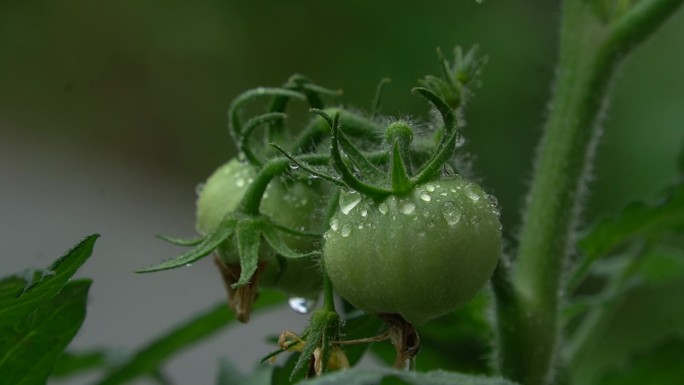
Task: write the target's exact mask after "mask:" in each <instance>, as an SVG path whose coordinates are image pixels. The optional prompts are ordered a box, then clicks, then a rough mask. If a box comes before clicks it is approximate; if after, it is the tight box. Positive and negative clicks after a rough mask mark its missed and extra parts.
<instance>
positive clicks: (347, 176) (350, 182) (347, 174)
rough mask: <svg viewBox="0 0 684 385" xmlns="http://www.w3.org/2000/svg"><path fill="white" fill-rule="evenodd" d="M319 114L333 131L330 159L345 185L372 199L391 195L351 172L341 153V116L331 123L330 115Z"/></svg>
mask: <svg viewBox="0 0 684 385" xmlns="http://www.w3.org/2000/svg"><path fill="white" fill-rule="evenodd" d="M314 112H316V113H317V114H319V115H321V116H323V117H324V118H325V119H326V120H327V121H328V123H329V124H330V129H331V130H332V139H331V141H332V144H331V146H330V157H331V158H332V163H333V167H334V168H335V170H337V172H339V173H340V176H341V178H342V180H343V181H344V183H346V184H347V186H349V187H350V188H352V189H354V190H356V191H358V192H360V193H362V194H365V195H368V196H370V197H374V198H376V199H380V198H382V197H385V196H387V195H390V194H391V193H392V191H391V190H387V189H384V188H381V187H376V186H373V185H370V184H366V183H364V182H363V181H361V180H360V179H358V178H357V177H356V176H354V174H353V173H352V172H351V170H349V167H348V166H347V164H346V163H345V162H344V160H343V159H342V153H341V152H340V140H339V136H340V135H339V133H340V126H339V119H340V115H339V114H335V117H333V118H332V123H331V118H330V116H329V115H327V114H326V113H325V112H323V111H314Z"/></svg>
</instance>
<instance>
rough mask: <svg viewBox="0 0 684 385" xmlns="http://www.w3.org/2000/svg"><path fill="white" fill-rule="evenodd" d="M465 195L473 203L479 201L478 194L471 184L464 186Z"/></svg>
mask: <svg viewBox="0 0 684 385" xmlns="http://www.w3.org/2000/svg"><path fill="white" fill-rule="evenodd" d="M465 194H466V196H467V197H468V198H470V199H471V200H472V201H473V202H477V201H479V200H480V194H478V193H477V191H476V190H475V185H473V184H472V183H471V184H469V185H467V186H466V188H465Z"/></svg>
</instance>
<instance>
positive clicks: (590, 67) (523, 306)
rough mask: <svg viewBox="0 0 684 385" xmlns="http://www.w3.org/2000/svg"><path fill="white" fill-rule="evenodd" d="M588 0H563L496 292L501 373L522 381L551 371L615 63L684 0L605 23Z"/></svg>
mask: <svg viewBox="0 0 684 385" xmlns="http://www.w3.org/2000/svg"><path fill="white" fill-rule="evenodd" d="M590 3H591V1H587V0H565V1H564V2H563V18H562V25H561V36H560V54H559V63H558V69H557V71H558V72H557V75H556V76H557V78H556V84H555V89H554V94H553V101H552V104H551V110H550V112H549V116H548V120H547V122H546V124H545V131H544V136H543V138H542V140H541V144H540V147H539V153H538V158H537V161H536V164H535V169H534V178H533V181H532V185H531V188H530V192H529V196H528V205H527V211H526V217H525V221H524V224H523V228H522V231H521V233H520V239H519V249H518V253H517V260H516V266H515V270H514V272H513V274H512V277H511V280H512V281H511V286H512V290H513V293H514V297H515V298H514V299H510V298H508V299H506V298H504V297H499V298H498V316H499V335H500V344H501V346H500V348H501V351H500V359H501V370H502V374H504V375H505V376H507V377H509V378H512V379H514V380H516V381H518V382H520V383H522V384H525V385H540V384H544V383H547V382H548V381H549V380H550V379H551V376H552V373H551V368H552V367H553V366H554V364H555V356H556V351H557V345H558V342H559V341H558V340H559V336H560V326H561V324H560V320H559V307H560V306H559V304H560V298H561V297H560V296H561V295H562V289H563V287H562V280H563V268H564V267H565V265H566V263H567V262H568V256H569V254H570V253H571V252H572V250H573V242H574V239H573V233H574V231H575V230H576V226H577V218H578V213H579V212H580V209H581V204H582V197H583V195H584V193H585V191H586V179H587V174H588V172H589V170H590V168H591V163H592V159H593V155H594V152H595V143H596V139H597V137H598V133H599V131H600V128H599V123H600V115H601V112H602V110H603V108H604V104H605V101H606V95H607V92H608V89H609V86H610V83H611V79H612V75H613V73H614V70H615V67H616V65H617V64H619V61H620V59H621V58H623V57H624V56H625V55H626V54H627V53H628V51H629V50H630V48H632V47H634V46H635V45H636V44H637V43H639V42H640V40H642V39H643V38H645V37H647V36H649V35H650V34H651V33H652V32H653V31H654V30H655V28H656V27H658V26H659V25H660V24H662V22H663V21H664V20H665V19H666V18H667V17H668V16H669V15H670V14H671V13H672V12H673V11H674V10H675V9H676V8H677V7H678V6H679V5H680V4H681V3H682V0H642V1H641V2H639V3H637V5H636V6H634V7H633V9H630V10H629V11H628V12H627V13H626V14H625V15H622V16H621V17H620V18H619V19H617V20H613V21H610V22H608V23H604V22H603V21H601V20H599V18H598V17H596V15H595V14H594V12H593V8H592V6H591V4H590Z"/></svg>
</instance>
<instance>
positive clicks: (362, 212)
mask: <svg viewBox="0 0 684 385" xmlns="http://www.w3.org/2000/svg"><path fill="white" fill-rule="evenodd" d="M361 216H362V217H364V218H365V217H367V216H368V210H366V209H363V210H361Z"/></svg>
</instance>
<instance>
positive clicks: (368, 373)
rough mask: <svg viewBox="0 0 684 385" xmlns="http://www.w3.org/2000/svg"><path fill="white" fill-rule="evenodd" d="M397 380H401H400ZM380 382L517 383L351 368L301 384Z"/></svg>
mask: <svg viewBox="0 0 684 385" xmlns="http://www.w3.org/2000/svg"><path fill="white" fill-rule="evenodd" d="M396 380H399V382H397V381H396ZM385 381H386V382H385ZM379 383H382V384H402V385H403V384H409V385H456V384H459V385H515V383H513V382H510V381H508V380H505V379H502V378H494V377H479V376H468V375H465V374H458V373H451V372H444V371H434V372H427V373H418V372H407V371H400V370H396V369H374V370H368V369H349V370H346V371H343V372H338V373H334V374H330V375H328V376H325V377H321V378H318V379H314V380H307V381H304V382H302V383H301V384H302V385H304V384H306V385H374V384H379Z"/></svg>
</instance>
